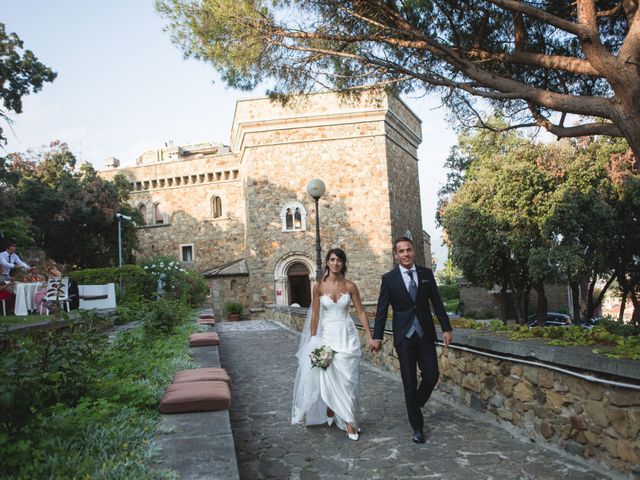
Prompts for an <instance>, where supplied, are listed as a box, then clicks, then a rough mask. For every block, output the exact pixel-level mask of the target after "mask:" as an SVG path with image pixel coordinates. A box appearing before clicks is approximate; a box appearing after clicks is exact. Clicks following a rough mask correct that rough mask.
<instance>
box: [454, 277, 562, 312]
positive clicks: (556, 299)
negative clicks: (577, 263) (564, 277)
mask: <svg viewBox="0 0 640 480" xmlns="http://www.w3.org/2000/svg"><path fill="white" fill-rule="evenodd" d="M458 288H459V291H460V301H461V302H462V303H463V308H464V310H463V315H474V316H475V317H476V318H478V317H483V318H498V317H499V316H500V306H499V295H498V294H493V293H491V292H489V291H488V290H487V289H486V288H483V287H477V286H475V285H471V284H470V283H468V282H467V281H466V280H463V279H462V280H460V279H459V280H458ZM545 295H546V297H547V311H549V312H558V311H559V312H569V303H568V292H567V287H566V286H565V285H559V284H550V285H545ZM537 299H538V295H537V294H536V292H535V291H534V290H532V291H531V294H530V299H529V314H530V315H532V314H534V313H535V312H536V302H537ZM515 317H516V314H515V309H514V306H513V299H512V298H510V299H509V307H508V312H507V318H515Z"/></svg>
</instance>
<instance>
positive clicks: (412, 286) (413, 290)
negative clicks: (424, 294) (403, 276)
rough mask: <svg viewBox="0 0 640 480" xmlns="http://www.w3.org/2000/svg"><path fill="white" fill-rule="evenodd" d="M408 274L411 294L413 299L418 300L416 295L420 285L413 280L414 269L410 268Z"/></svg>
mask: <svg viewBox="0 0 640 480" xmlns="http://www.w3.org/2000/svg"><path fill="white" fill-rule="evenodd" d="M407 275H409V295H411V300H413V301H414V302H415V301H416V296H417V295H418V286H417V285H416V282H415V281H414V280H413V271H412V270H408V271H407Z"/></svg>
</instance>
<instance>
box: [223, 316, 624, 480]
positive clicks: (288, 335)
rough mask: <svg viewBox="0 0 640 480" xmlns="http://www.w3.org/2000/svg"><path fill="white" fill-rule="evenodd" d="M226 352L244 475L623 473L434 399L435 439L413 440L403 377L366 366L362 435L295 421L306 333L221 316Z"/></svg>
mask: <svg viewBox="0 0 640 480" xmlns="http://www.w3.org/2000/svg"><path fill="white" fill-rule="evenodd" d="M216 331H218V333H219V335H220V337H221V342H220V347H219V353H220V360H221V364H222V366H223V367H224V368H226V369H227V371H228V372H229V375H230V376H231V379H232V402H231V410H230V414H231V425H232V429H233V436H234V442H235V446H236V454H237V461H238V469H239V472H240V478H241V479H262V478H282V479H286V478H291V479H298V478H299V479H312V478H353V479H361V478H367V479H392V478H393V479H396V478H398V479H400V478H403V479H404V478H414V479H421V478H443V479H447V480H455V479H464V480H468V479H470V478H472V479H477V480H482V479H496V480H505V479H526V480H529V479H544V480H547V479H578V478H579V479H581V480H595V479H608V478H615V477H609V476H607V475H606V474H604V473H603V472H604V470H595V469H594V467H590V466H588V465H587V464H585V463H583V462H581V461H579V460H576V459H573V458H569V457H568V456H567V455H566V454H561V453H556V452H553V451H551V450H548V449H546V448H543V447H541V446H540V445H538V444H536V443H532V442H529V441H527V440H524V439H521V438H517V437H514V436H512V435H511V434H510V433H508V432H507V431H505V430H503V429H502V428H500V427H498V426H496V425H495V424H492V423H489V422H487V421H483V420H481V419H478V414H474V413H473V412H469V411H466V410H462V409H459V408H457V407H453V406H451V405H448V404H446V403H444V401H443V400H444V397H436V396H435V395H434V397H433V398H432V399H431V400H430V401H429V403H428V404H427V406H426V407H425V410H424V412H425V423H426V424H427V425H428V428H427V429H426V431H425V433H426V436H427V443H426V444H423V445H416V444H414V443H412V442H411V433H412V432H411V429H410V427H409V424H408V421H407V419H406V413H405V412H406V410H405V407H404V398H403V395H402V385H401V382H400V379H399V378H398V377H396V376H395V375H391V374H388V373H385V372H381V371H379V370H377V369H374V368H372V367H370V366H369V365H367V364H365V363H362V364H361V376H360V381H361V385H360V392H361V396H360V399H361V400H360V404H361V405H360V409H361V414H360V424H361V428H362V434H361V436H360V440H359V441H357V442H354V441H351V440H349V439H348V438H347V436H346V433H344V432H343V431H341V430H339V429H337V428H336V427H335V425H334V426H333V427H331V428H329V427H327V426H326V425H325V426H320V427H313V428H305V427H303V426H297V425H291V422H290V416H291V396H292V390H293V381H294V377H295V368H296V364H295V357H294V353H295V351H296V349H297V346H298V342H299V335H298V334H297V333H295V332H292V331H290V330H288V329H286V328H284V327H282V326H281V325H280V324H278V323H275V322H270V321H265V320H256V321H242V322H234V323H219V324H218V325H217V326H216Z"/></svg>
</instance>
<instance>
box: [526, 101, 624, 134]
mask: <svg viewBox="0 0 640 480" xmlns="http://www.w3.org/2000/svg"><path fill="white" fill-rule="evenodd" d="M529 110H530V111H531V115H532V116H533V118H534V120H535V121H536V123H537V124H538V125H539V126H541V127H542V128H544V129H545V130H547V131H548V132H549V133H552V134H554V135H555V136H556V137H558V138H570V137H585V136H590V135H609V136H612V137H623V136H624V135H623V134H622V132H620V130H619V129H618V127H616V126H615V125H614V124H613V123H610V122H593V123H585V124H582V125H576V126H575V127H564V126H562V123H564V117H561V122H562V123H561V124H559V125H556V124H554V123H553V122H551V121H550V120H549V119H548V118H547V117H545V116H544V115H542V113H541V112H540V110H539V109H538V108H537V107H536V106H535V105H532V104H529Z"/></svg>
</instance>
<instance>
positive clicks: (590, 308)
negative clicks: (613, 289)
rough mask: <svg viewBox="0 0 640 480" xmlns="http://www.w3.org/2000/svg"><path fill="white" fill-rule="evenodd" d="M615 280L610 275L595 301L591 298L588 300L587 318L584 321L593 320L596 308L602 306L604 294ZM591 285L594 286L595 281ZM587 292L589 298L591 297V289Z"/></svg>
mask: <svg viewBox="0 0 640 480" xmlns="http://www.w3.org/2000/svg"><path fill="white" fill-rule="evenodd" d="M615 278H616V277H615V275H611V277H609V280H607V281H606V283H605V284H604V287H602V290H601V291H600V293H599V294H598V296H597V297H596V298H595V300H594V299H593V298H590V299H589V302H588V303H587V316H586V317H585V319H587V320H588V319H589V318H593V316H594V315H593V313H594V312H595V310H596V308H598V306H599V305H601V304H602V299H603V298H604V295H605V293H607V290H608V289H609V287H610V286H611V284H612V283H613V281H614V280H615ZM593 285H595V280H594V281H593ZM589 291H590V297H593V288H590V290H589Z"/></svg>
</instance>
